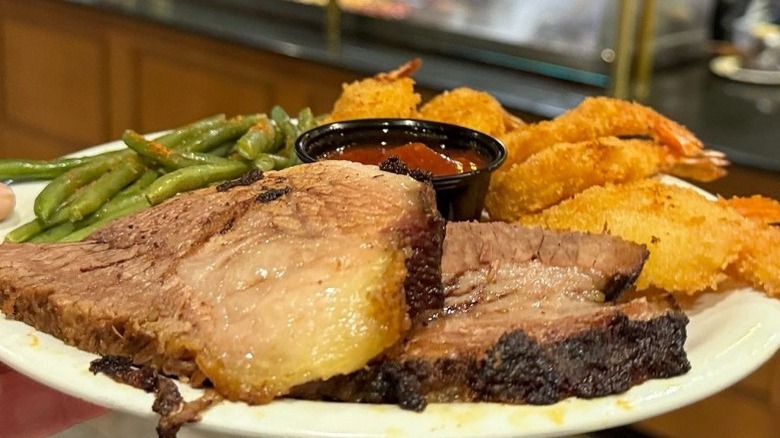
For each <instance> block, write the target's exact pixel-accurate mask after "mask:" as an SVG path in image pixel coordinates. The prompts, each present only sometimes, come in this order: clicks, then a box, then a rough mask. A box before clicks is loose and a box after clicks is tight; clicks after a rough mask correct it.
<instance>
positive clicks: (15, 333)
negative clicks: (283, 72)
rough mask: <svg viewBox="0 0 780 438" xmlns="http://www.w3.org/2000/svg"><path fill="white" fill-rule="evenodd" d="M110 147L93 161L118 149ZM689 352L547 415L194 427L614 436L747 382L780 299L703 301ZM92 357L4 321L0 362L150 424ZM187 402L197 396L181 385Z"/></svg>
mask: <svg viewBox="0 0 780 438" xmlns="http://www.w3.org/2000/svg"><path fill="white" fill-rule="evenodd" d="M119 146H120V143H118V142H115V143H109V144H107V145H103V146H99V147H97V148H93V149H90V150H88V151H86V152H90V153H95V152H98V151H103V150H106V149H107V148H113V147H119ZM42 187H43V184H42V183H28V184H19V185H15V186H14V191H15V192H16V194H17V197H18V206H17V209H16V212H15V213H14V215H13V217H12V218H11V219H9V220H8V221H6V222H3V223H0V235H5V233H6V232H8V231H9V230H10V229H12V228H14V227H16V226H18V225H19V224H21V223H24V222H26V221H28V220H30V219H32V217H33V214H32V203H33V200H34V197H35V195H36V194H37V193H38V191H39V190H40V189H41V188H42ZM686 312H687V314H688V316H689V317H690V325H689V326H688V341H687V343H686V351H687V352H688V357H689V359H690V361H691V364H692V366H693V368H692V369H691V371H690V372H689V373H687V374H686V375H684V376H680V377H675V378H672V379H666V380H654V381H649V382H646V383H643V384H642V385H639V386H636V387H634V388H632V389H631V390H629V391H628V392H626V393H624V394H620V395H617V396H610V397H602V398H598V399H594V400H582V399H567V400H564V401H562V402H560V403H557V404H555V405H551V406H508V405H500V404H488V403H485V404H471V403H463V404H433V405H430V406H429V407H428V408H427V409H426V410H425V412H423V413H414V412H408V411H403V410H401V409H399V408H397V407H395V406H384V405H379V406H372V405H360V404H348V403H326V402H310V401H295V400H281V401H277V402H274V403H271V404H269V405H266V406H251V407H250V406H247V405H245V404H241V403H221V404H218V405H217V406H215V407H213V408H212V409H211V410H209V411H207V412H206V413H205V414H204V416H203V419H202V421H201V422H200V423H197V424H194V425H190V426H186V428H194V429H195V430H192V432H193V433H197V435H198V436H224V435H233V436H264V437H323V438H325V437H327V438H337V437H339V438H343V437H392V438H401V437H410V438H411V437H422V436H425V437H551V436H563V435H570V434H575V433H584V432H588V431H593V430H598V429H604V428H610V427H615V426H619V425H624V424H629V423H633V422H636V421H639V420H642V419H646V418H649V417H653V416H656V415H659V414H662V413H664V412H668V411H671V410H674V409H677V408H680V407H682V406H685V405H687V404H690V403H693V402H695V401H697V400H701V399H703V398H705V397H708V396H710V395H712V394H714V393H716V392H718V391H720V390H722V389H724V388H726V387H728V386H730V385H732V384H733V383H735V382H737V381H738V380H740V379H742V378H743V377H745V376H747V375H748V374H749V373H751V372H752V371H753V370H755V369H756V368H758V367H759V366H760V365H761V364H762V363H764V362H765V361H767V360H768V359H769V358H770V357H771V356H772V355H773V354H774V352H775V351H777V349H778V347H780V300H774V299H769V298H766V297H765V296H764V295H763V294H761V293H759V292H757V291H754V290H751V289H742V290H736V291H729V292H727V293H711V294H704V295H702V296H700V297H699V298H698V299H697V300H695V301H694V302H693V303H692V304H690V305H688V306H687V307H686ZM96 357H97V356H95V355H93V354H89V353H85V352H83V351H80V350H77V349H75V348H73V347H69V346H67V345H64V344H63V343H62V342H60V341H59V340H57V339H55V338H53V337H51V336H48V335H46V334H44V333H41V332H39V331H37V330H35V329H33V328H32V327H30V326H27V325H25V324H22V323H20V322H16V321H10V320H7V319H5V318H0V361H3V362H5V363H6V364H8V365H9V366H11V367H13V368H14V369H16V370H18V371H19V372H21V373H24V374H26V375H28V376H29V377H31V378H33V379H35V380H38V381H40V382H42V383H44V384H46V385H48V386H51V387H53V388H55V389H58V390H60V391H62V392H65V393H67V394H70V395H73V396H76V397H80V398H82V399H84V400H87V401H90V402H92V403H95V404H98V405H102V406H106V407H108V408H111V409H115V410H118V411H123V412H128V413H132V414H136V415H140V416H147V417H151V416H152V415H153V414H152V412H151V405H152V399H153V397H152V396H151V395H149V394H146V393H144V392H143V391H141V390H136V389H134V388H131V387H129V386H126V385H121V384H117V383H115V382H113V381H112V380H111V379H109V378H108V377H105V376H102V375H98V376H94V375H92V374H91V373H90V372H89V370H88V367H89V362H90V361H91V360H93V359H95V358H96ZM181 390H182V394H183V395H184V397H185V398H187V399H190V398H195V397H197V395H198V394H199V392H198V391H196V390H193V389H192V388H189V387H186V386H184V385H181Z"/></svg>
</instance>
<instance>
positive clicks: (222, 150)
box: [209, 141, 236, 157]
mask: <svg viewBox="0 0 780 438" xmlns="http://www.w3.org/2000/svg"><path fill="white" fill-rule="evenodd" d="M235 150H236V143H235V142H233V141H226V142H224V143H222V144H221V145H219V146H217V147H215V148H214V149H212V150H210V151H209V155H214V156H216V157H227V156H228V155H230V154H231V153H232V152H233V151H235Z"/></svg>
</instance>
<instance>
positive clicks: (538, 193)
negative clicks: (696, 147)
mask: <svg viewBox="0 0 780 438" xmlns="http://www.w3.org/2000/svg"><path fill="white" fill-rule="evenodd" d="M680 166H684V169H685V172H684V174H683V175H680V174H678V170H679V169H680V168H681V167H680ZM661 172H665V173H670V174H673V175H676V176H683V177H690V176H691V175H694V174H695V175H696V176H712V175H718V174H720V172H723V169H722V168H721V167H719V163H718V162H712V161H710V160H708V159H703V160H699V161H694V160H693V159H690V158H685V157H679V156H678V155H677V154H675V153H672V152H671V151H670V150H669V149H668V148H666V147H664V146H661V145H659V144H657V143H655V142H653V141H650V140H636V139H631V140H623V139H620V138H617V137H601V138H597V139H595V140H587V141H583V142H578V143H558V144H556V145H554V146H552V147H549V148H546V149H544V150H542V151H540V152H538V153H536V154H534V155H532V156H531V157H529V158H528V159H527V160H526V161H524V162H522V163H516V164H513V165H512V166H511V167H510V168H509V169H505V170H504V171H502V172H498V173H496V174H495V175H494V176H493V178H492V180H491V184H490V189H489V191H488V196H487V199H486V207H487V210H488V212H489V213H490V217H491V218H495V219H500V220H508V221H512V220H517V219H518V218H519V217H520V216H521V215H523V214H528V213H536V212H538V211H541V210H543V209H545V208H548V207H550V206H552V205H555V204H557V203H559V202H560V201H562V200H564V199H568V198H570V197H572V196H574V195H576V194H577V193H580V192H581V191H583V190H585V189H587V188H589V187H592V186H600V185H605V184H609V183H625V182H629V181H635V180H639V179H643V178H647V177H650V176H653V175H656V174H658V173H661Z"/></svg>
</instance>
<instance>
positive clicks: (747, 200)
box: [719, 195, 780, 224]
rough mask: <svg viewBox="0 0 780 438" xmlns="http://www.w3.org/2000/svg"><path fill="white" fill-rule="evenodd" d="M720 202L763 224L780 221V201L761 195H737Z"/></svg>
mask: <svg viewBox="0 0 780 438" xmlns="http://www.w3.org/2000/svg"><path fill="white" fill-rule="evenodd" d="M719 201H720V202H722V203H724V204H726V205H728V206H729V207H731V208H733V209H735V210H737V211H738V212H739V214H741V215H742V216H744V217H746V218H748V219H753V220H756V221H758V222H759V223H762V224H778V223H780V202H777V201H775V200H774V199H772V198H767V197H765V196H761V195H753V196H750V197H738V196H735V197H733V198H729V199H719Z"/></svg>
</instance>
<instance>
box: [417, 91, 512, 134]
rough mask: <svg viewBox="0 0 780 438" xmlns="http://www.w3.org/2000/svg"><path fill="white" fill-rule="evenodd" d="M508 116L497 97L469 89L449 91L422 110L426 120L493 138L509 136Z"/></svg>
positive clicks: (432, 100) (435, 98)
mask: <svg viewBox="0 0 780 438" xmlns="http://www.w3.org/2000/svg"><path fill="white" fill-rule="evenodd" d="M505 115H506V111H505V110H504V108H503V107H502V106H501V104H500V103H499V102H498V101H497V100H496V99H495V98H494V97H493V96H491V95H490V94H488V93H485V92H482V91H476V90H473V89H471V88H466V87H461V88H456V89H454V90H451V91H445V92H443V93H441V94H439V95H437V96H435V97H434V98H433V99H431V100H430V101H429V102H428V103H426V104H425V105H423V106H422V108H420V117H421V118H423V119H426V120H434V121H438V122H445V123H452V124H454V125H461V126H465V127H467V128H471V129H475V130H477V131H480V132H484V133H485V134H488V135H492V136H499V135H503V134H504V133H506V131H507V126H506V122H505Z"/></svg>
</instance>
